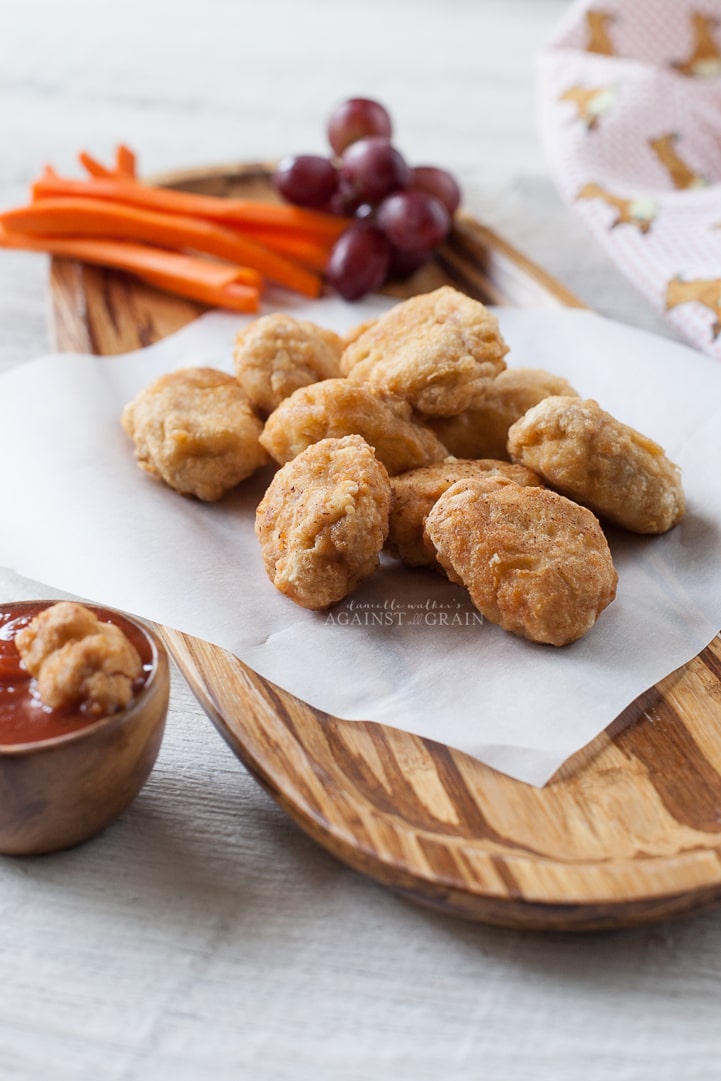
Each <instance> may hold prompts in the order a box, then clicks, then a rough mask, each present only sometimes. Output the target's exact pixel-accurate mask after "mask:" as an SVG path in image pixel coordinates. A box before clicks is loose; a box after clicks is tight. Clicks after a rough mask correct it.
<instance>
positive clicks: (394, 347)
mask: <svg viewBox="0 0 721 1081" xmlns="http://www.w3.org/2000/svg"><path fill="white" fill-rule="evenodd" d="M507 352H508V348H507V346H506V343H505V342H504V340H503V338H502V336H501V332H500V330H499V329H498V321H497V319H496V317H495V315H493V314H492V313H491V312H489V311H488V309H487V308H486V307H484V305H483V304H481V303H480V302H479V301H477V300H472V299H471V298H470V297H467V296H465V295H464V294H463V293H459V292H458V291H457V290H456V289H452V288H451V287H450V286H447V285H444V286H442V287H441V288H440V289H436V290H435V291H434V292H432V293H422V294H421V295H420V296H415V297H411V298H410V300H405V301H403V303H401V304H397V305H396V306H395V307H394V308H391V310H390V311H389V312H387V313H386V314H385V315H382V316H381V317H380V318H379V319H376V320H375V321H374V322H373V323H372V324H371V325H370V326H369V327H368V329H367V330H366V331H364V332H363V333H361V334H359V336H358V337H357V338H356V339H355V340H354V341H352V342H351V343H350V344H349V345H348V346H347V348H346V349H345V351H344V353H343V356H342V358H341V371H342V372H343V374H345V375H347V376H348V378H349V379H350V380H351V381H352V382H354V383H370V384H371V385H372V386H375V387H378V388H379V389H381V390H383V391H385V392H386V393H388V394H395V395H396V396H397V397H399V398H405V399H406V401H408V402H410V404H411V405H412V406H413V408H414V409H417V410H418V412H420V413H426V414H430V415H437V416H451V415H453V414H455V413H461V412H463V410H464V409H471V408H473V406H475V405H477V404H478V403H479V402H480V401H481V400H482V399H483V398H484V396H485V394H486V393H487V391H488V387H489V385H490V383H491V382H492V380H493V379H495V377H496V376H497V375H498V373H499V372H501V371H502V370H503V369H504V368H505V366H506V365H505V361H504V359H503V358H504V356H505V355H506V353H507Z"/></svg>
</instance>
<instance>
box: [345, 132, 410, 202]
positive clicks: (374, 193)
mask: <svg viewBox="0 0 721 1081" xmlns="http://www.w3.org/2000/svg"><path fill="white" fill-rule="evenodd" d="M410 173H411V171H410V169H409V168H408V166H407V165H406V163H405V160H404V158H403V157H402V155H401V154H399V153H398V151H397V150H396V148H395V147H394V146H392V145H391V143H389V142H388V140H387V139H385V138H384V137H383V136H381V135H369V136H368V137H367V138H366V139H359V140H358V141H357V142H355V143H353V144H352V145H351V146H349V147H348V149H347V150H346V152H345V154H344V155H343V161H342V164H341V171H340V175H341V184H342V185H344V186H347V187H348V189H349V190H351V191H352V192H353V193H354V194H355V195H356V196H358V198H360V199H361V201H362V202H369V203H374V202H376V201H377V200H378V199H382V198H383V197H384V196H386V195H390V193H391V192H393V191H398V190H399V189H402V188H406V187H408V182H409V180H410Z"/></svg>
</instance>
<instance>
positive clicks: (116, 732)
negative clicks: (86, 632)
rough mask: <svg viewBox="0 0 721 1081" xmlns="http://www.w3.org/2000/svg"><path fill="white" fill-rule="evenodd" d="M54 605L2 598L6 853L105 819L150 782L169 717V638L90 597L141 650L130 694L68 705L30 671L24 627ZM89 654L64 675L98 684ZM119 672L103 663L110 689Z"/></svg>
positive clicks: (0, 749) (64, 840) (62, 844)
mask: <svg viewBox="0 0 721 1081" xmlns="http://www.w3.org/2000/svg"><path fill="white" fill-rule="evenodd" d="M54 605H55V602H53V601H19V602H12V603H7V604H0V853H5V854H11V855H29V854H38V853H43V852H52V851H55V850H57V849H61V848H68V847H70V846H72V845H75V844H79V843H80V842H81V841H85V840H87V839H88V838H89V837H92V836H93V835H94V834H96V833H98V832H99V831H100V830H102V829H104V828H105V826H107V825H108V824H109V823H110V822H111V821H112V820H113V819H114V818H115V817H116V816H117V815H118V814H120V812H121V811H123V810H124V809H125V808H126V807H127V806H128V804H129V803H130V802H131V801H132V800H133V799H134V797H135V796H136V795H137V793H138V792H139V791H140V789H141V788H142V786H143V784H144V783H145V781H146V779H147V777H148V775H149V773H150V771H151V769H152V767H153V765H154V763H155V759H156V757H157V754H158V751H159V749H160V743H161V740H162V736H163V730H164V727H165V717H166V713H167V708H168V696H169V670H168V658H167V654H166V652H165V649H164V647H163V645H162V643H161V642H160V640H159V638H158V637H157V636H156V635H155V633H154V632H153V630H152V629H151V628H149V627H147V626H145V625H144V624H142V623H140V622H138V621H136V620H134V619H132V618H130V617H129V616H126V615H123V614H122V613H120V612H115V611H112V610H110V609H107V608H102V607H98V606H96V605H90V604H88V605H83V606H82V607H83V609H85V610H86V612H85V615H86V618H88V616H87V613H88V611H89V612H90V613H94V615H95V616H96V617H97V619H98V620H99V621H100V623H101V624H114V625H115V626H116V627H118V628H119V629H120V630H121V631H122V632H123V634H124V635H125V637H126V638H127V639H128V641H129V642H130V644H131V646H132V647H133V648H134V650H135V652H136V653H137V656H138V657H139V660H140V664H139V666H138V670H137V672H136V673H135V674H134V675H133V677H132V683H131V685H130V688H129V693H128V694H127V695H126V697H125V698H124V699H123V704H122V705H117V706H115V707H112V710H111V711H110V712H106V713H105V714H103V712H102V701H103V699H102V693H101V695H100V699H99V700H98V699H97V698H96V699H93V698H92V697H88V698H82V699H76V700H75V701H73V702H64V703H63V704H61V705H60V706H51V705H49V704H48V702H47V701H44V700H43V698H42V697H41V695H40V693H39V684H42V682H43V677H42V674H41V675H40V677H39V678H38V679H36V678H34V677H33V676H31V674H30V673H29V672H28V670H27V668H26V667H25V665H24V664H23V663H22V660H21V655H20V652H19V651H18V648H17V646H16V637H17V635H18V634H21V632H22V631H23V630H24V629H25V628H27V627H28V626H29V625H30V623H31V622H32V620H33V619H34V618H35V617H36V616H37V615H38V614H39V613H41V612H44V611H45V610H46V609H49V608H51V607H54ZM112 633H113V634H115V633H116V632H112ZM101 637H102V636H101ZM84 662H85V656H84V655H83V658H82V660H81V663H78V658H77V657H74V658H73V659H72V663H70V662H69V664H68V665H65V666H63V665H60V673H59V674H60V682H61V683H62V680H63V679H65V682H67V677H68V672H70V675H71V676H72V678H73V679H76V678H78V679H80V678H81V677H82V679H81V682H83V686H84V685H85V682H86V676H87V681H89V685H90V686H93V671H92V670H91V671H90V672H89V675H88V673H86V671H85V668H84ZM136 663H137V659H136ZM56 667H57V665H56ZM107 667H108V666H107V665H106V668H107ZM110 667H111V668H112V665H111V666H110ZM128 678H129V677H128ZM114 679H115V673H114V672H113V671H112V670H111V671H110V672H109V673H104V672H101V675H100V682H101V684H102V690H103V691H104V690H105V689H106V688H105V684H107V683H108V682H110V684H111V685H112V684H113V680H114ZM70 682H71V684H72V679H71V681H70ZM126 690H127V688H126Z"/></svg>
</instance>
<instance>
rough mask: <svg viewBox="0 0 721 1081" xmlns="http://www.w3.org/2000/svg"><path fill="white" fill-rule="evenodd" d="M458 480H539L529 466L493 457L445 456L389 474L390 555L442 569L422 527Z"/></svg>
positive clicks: (490, 484)
mask: <svg viewBox="0 0 721 1081" xmlns="http://www.w3.org/2000/svg"><path fill="white" fill-rule="evenodd" d="M458 480H477V481H479V482H481V483H484V484H485V485H486V487H487V488H488V489H489V490H491V489H493V488H498V487H503V485H504V484H523V485H540V484H541V481H540V480H539V478H538V477H537V476H536V474H535V473H532V472H531V471H530V469H524V467H523V466H519V465H512V464H511V463H510V462H503V461H498V460H497V459H492V458H485V459H482V458H475V459H473V460H468V459H461V458H447V459H446V460H445V461H444V462H437V463H436V464H435V465H427V466H425V467H424V468H422V469H412V470H411V471H410V472H408V473H402V474H401V475H400V476H399V477H392V478H391V489H392V491H393V502H392V503H391V520H390V529H389V532H388V548H389V551H390V552H391V553H392V554H393V555H395V556H397V557H398V559H401V560H403V562H404V563H407V564H408V565H409V566H411V567H425V566H429V567H433V568H434V570H439V571H443V568H442V567H441V566H440V564H439V563H438V560H437V559H436V553H435V549H434V548H433V546H432V545H430V544H428V542H427V541H426V539H425V538H424V535H423V527H424V524H425V520H426V516H427V515H428V513H429V511H430V509H431V507H432V506H433V504H434V503H435V502H436V500H437V499H440V497H441V496H442V495H443V493H444V492H445V491H446V490H447V489H448V488H450V486H451V485H452V484H455V483H456V481H458Z"/></svg>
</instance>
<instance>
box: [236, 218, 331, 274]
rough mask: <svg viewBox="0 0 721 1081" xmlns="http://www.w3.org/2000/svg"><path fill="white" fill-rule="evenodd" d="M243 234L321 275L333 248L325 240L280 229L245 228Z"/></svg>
mask: <svg viewBox="0 0 721 1081" xmlns="http://www.w3.org/2000/svg"><path fill="white" fill-rule="evenodd" d="M243 233H244V234H245V236H247V237H248V238H249V239H251V240H255V241H256V243H258V244H262V245H263V246H264V247H266V248H272V249H273V251H277V252H280V253H281V255H287V256H288V257H289V258H290V259H294V260H296V261H297V262H298V263H302V264H303V266H307V267H310V269H311V270H315V271H317V272H318V273H322V272H323V271H324V270H325V268H326V267H327V265H328V257H329V256H330V252H331V248H332V247H333V244H332V243H329V242H328V241H327V240H315V239H314V238H313V237H306V236H303V235H302V234H301V233H286V232H284V231H283V230H282V229H258V228H256V227H255V226H246V227H244V229H243Z"/></svg>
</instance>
